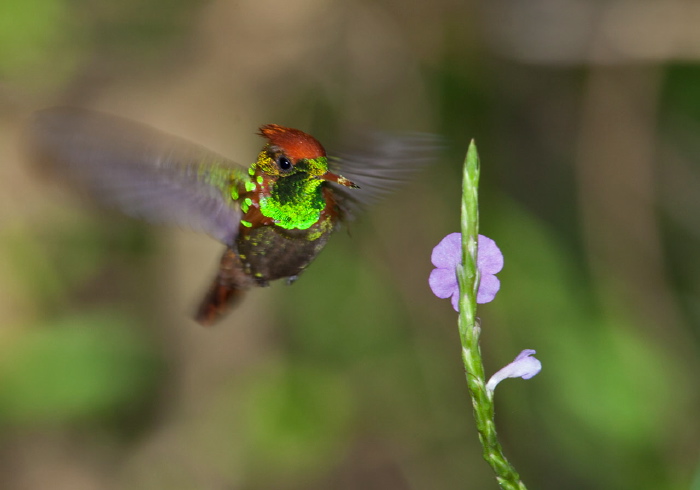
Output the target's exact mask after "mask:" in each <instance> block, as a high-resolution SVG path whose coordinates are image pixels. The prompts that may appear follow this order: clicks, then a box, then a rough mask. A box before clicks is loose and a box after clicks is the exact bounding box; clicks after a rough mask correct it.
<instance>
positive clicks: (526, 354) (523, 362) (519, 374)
mask: <svg viewBox="0 0 700 490" xmlns="http://www.w3.org/2000/svg"><path fill="white" fill-rule="evenodd" d="M534 353H535V351H534V350H532V349H525V350H524V351H522V352H521V353H520V354H518V357H516V358H515V360H514V361H513V362H511V363H510V364H508V365H507V366H506V367H504V368H503V369H501V370H500V371H498V372H497V373H496V374H494V375H493V376H491V379H489V382H488V383H486V390H487V391H489V392H491V393H493V390H495V389H496V385H497V384H498V383H500V382H501V381H503V380H504V379H506V378H523V379H530V378H532V377H533V376H534V375H536V374H537V373H539V372H540V371H541V370H542V363H541V362H540V361H539V360H537V359H535V358H534V357H531V356H532V355H533V354H534Z"/></svg>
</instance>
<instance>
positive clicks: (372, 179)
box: [330, 132, 444, 219]
mask: <svg viewBox="0 0 700 490" xmlns="http://www.w3.org/2000/svg"><path fill="white" fill-rule="evenodd" d="M443 148H444V145H443V142H442V139H441V138H440V137H439V136H437V135H434V134H428V133H399V134H384V133H378V132H372V133H358V134H355V135H354V138H353V142H352V144H351V145H345V147H344V148H342V149H340V150H338V151H337V152H335V153H333V155H334V157H333V158H331V162H330V165H331V168H332V170H333V171H334V172H337V173H339V174H340V175H342V176H343V177H345V178H347V179H350V180H351V181H352V182H354V183H355V184H357V185H358V186H360V188H359V189H348V188H347V187H343V186H340V185H338V184H334V183H330V185H331V186H332V187H333V190H334V192H335V194H336V195H337V196H338V197H337V200H338V205H339V206H340V208H341V210H342V211H343V215H344V217H345V218H346V219H353V218H355V217H357V214H358V213H360V212H362V211H363V210H364V209H365V208H367V207H369V206H371V205H373V204H375V203H376V202H378V201H380V200H381V199H383V198H384V197H386V196H387V195H388V194H390V193H391V192H393V191H394V190H396V188H397V187H399V186H401V185H403V184H405V183H407V182H409V181H411V180H413V179H414V178H415V177H416V174H417V173H418V172H419V171H420V170H422V169H424V168H425V167H426V166H427V165H428V164H430V163H432V162H435V161H436V160H437V159H438V154H439V153H440V151H441V150H442V149H443Z"/></svg>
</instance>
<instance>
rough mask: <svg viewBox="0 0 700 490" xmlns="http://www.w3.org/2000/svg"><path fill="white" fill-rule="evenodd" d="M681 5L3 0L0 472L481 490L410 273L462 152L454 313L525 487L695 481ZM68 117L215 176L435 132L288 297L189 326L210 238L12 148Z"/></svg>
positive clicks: (507, 0) (445, 346) (689, 51)
mask: <svg viewBox="0 0 700 490" xmlns="http://www.w3.org/2000/svg"><path fill="white" fill-rule="evenodd" d="M699 23H700V7H699V6H698V4H697V2H694V1H692V0H634V1H625V0H618V1H612V0H611V1H585V0H528V1H526V2H524V1H522V0H491V1H489V2H477V1H467V0H435V1H432V2H420V1H414V0H408V1H406V0H403V1H397V0H378V1H371V0H367V1H363V0H349V1H340V0H300V1H281V0H240V1H238V0H233V1H228V0H208V1H205V0H177V1H170V2H166V1H161V0H147V1H142V0H125V1H121V2H108V1H89V0H73V1H68V0H3V1H2V2H1V3H0V161H1V162H2V163H1V164H0V189H1V192H0V327H1V328H0V488H2V489H7V490H20V489H21V490H25V489H27V490H34V489H42V490H43V489H47V488H51V489H54V490H61V489H70V490H92V489H95V490H98V489H130V490H131V489H133V490H141V489H144V490H147V489H163V488H168V489H171V490H177V489H213V490H218V489H221V490H224V489H226V490H228V489H328V488H334V489H336V488H337V489H360V488H361V489H412V490H416V489H458V488H469V489H491V488H493V489H495V488H497V485H496V483H495V481H494V479H493V476H492V474H491V472H490V469H489V468H488V466H487V465H486V463H485V462H484V461H483V460H482V459H481V455H480V453H481V450H480V447H479V445H478V441H477V436H476V431H475V429H474V424H473V421H472V419H471V408H470V402H469V399H468V397H467V392H466V385H465V381H464V372H463V368H462V364H461V360H460V347H459V340H458V336H457V327H456V315H455V313H454V311H453V310H452V309H451V308H450V305H449V302H448V301H445V300H438V299H437V298H435V297H434V296H433V295H432V294H431V292H430V290H429V288H428V284H427V277H428V274H429V273H430V270H431V264H430V252H431V249H432V247H433V246H434V245H435V244H437V243H438V241H439V240H440V239H441V238H442V237H443V236H444V235H446V234H447V233H450V232H454V231H457V230H458V224H459V215H458V212H459V199H460V176H461V164H462V161H463V158H464V154H465V152H466V148H467V145H468V142H469V140H470V138H476V140H477V143H478V146H479V150H480V154H481V158H482V186H481V231H482V232H483V233H484V234H486V235H488V236H490V237H492V238H494V239H495V240H497V242H498V243H499V245H500V246H501V249H502V250H503V252H504V254H505V262H506V266H505V269H504V271H503V272H502V273H501V274H500V278H501V281H502V290H501V292H500V293H499V295H498V297H497V298H496V301H494V302H493V303H491V304H488V305H484V306H482V307H481V308H480V316H481V317H482V325H483V335H482V352H483V354H484V357H485V363H486V368H487V372H488V373H492V372H494V371H495V370H497V369H498V368H500V367H501V366H502V365H504V364H506V363H507V362H509V361H510V360H512V359H513V357H514V356H515V355H516V354H517V353H518V352H520V350H522V349H525V348H533V349H536V350H537V351H538V357H539V359H541V361H542V363H543V365H544V369H543V371H542V372H541V373H540V374H539V375H538V376H537V377H535V378H533V379H532V380H530V381H522V380H509V381H506V382H504V383H503V384H502V385H500V387H499V388H498V391H497V393H496V404H497V405H496V410H497V419H498V424H499V431H500V436H501V438H502V441H503V444H504V448H505V451H506V454H507V455H508V457H509V458H510V460H511V461H512V462H513V463H514V465H515V466H516V467H517V468H518V470H519V471H520V472H521V474H522V477H523V479H524V480H525V482H526V483H528V484H529V486H530V488H533V489H534V488H541V489H562V488H565V489H574V490H576V489H623V488H624V489H641V490H644V489H650V490H651V489H653V490H659V489H687V488H693V489H696V490H697V489H700V469H699V468H700V459H699V458H700V455H699V448H700V444H699V440H700V419H699V417H698V414H699V412H700V411H699V408H700V400H699V395H700V392H699V390H698V386H699V382H698V374H700V370H699V364H700V362H699V360H700V359H699V356H698V352H699V351H700V335H699V334H700V330H699V328H698V325H699V324H700V301H699V299H700V297H699V294H700V255H699V254H698V245H699V243H700V65H699V64H698V59H699V58H700V31H698V29H697V25H698V24H699ZM54 105H74V106H80V107H89V108H93V109H99V110H104V111H107V112H112V113H116V114H120V115H122V116H126V117H130V118H132V119H137V120H140V121H143V122H146V123H149V124H151V125H154V126H157V127H159V128H162V129H164V130H166V131H168V132H171V133H174V134H177V135H180V136H183V137H185V138H187V139H190V140H193V141H196V142H199V143H201V144H203V145H205V146H207V147H209V148H211V149H213V150H215V151H217V152H220V153H222V154H225V155H228V156H230V157H231V158H233V159H235V160H236V161H239V162H241V163H242V164H246V165H247V164H249V163H250V162H252V161H253V159H254V157H255V155H256V152H257V150H258V147H259V146H260V144H261V141H260V138H259V137H257V136H255V134H254V133H255V131H256V128H257V127H258V126H259V125H261V124H264V123H270V122H275V123H279V124H284V125H290V126H293V127H299V128H301V129H304V130H306V131H309V132H312V133H314V134H316V135H318V136H319V138H321V139H323V140H324V141H325V140H326V138H329V139H332V138H333V137H334V130H335V129H336V128H337V127H340V126H342V125H343V124H345V123H352V124H358V125H365V126H367V127H373V128H380V129H400V130H421V131H429V132H434V133H439V134H442V135H444V136H445V137H446V140H447V141H449V143H450V144H449V145H448V148H447V149H446V151H445V152H444V154H443V155H442V156H441V159H440V161H439V162H436V163H435V164H434V165H433V166H431V167H430V168H429V169H428V170H427V171H426V172H424V173H423V174H422V175H421V176H420V178H418V179H417V180H416V181H415V182H414V183H413V184H411V185H410V186H408V187H406V188H404V189H403V190H402V191H400V192H398V193H396V194H395V195H394V196H392V198H391V199H389V200H388V201H385V202H384V203H383V204H381V205H380V206H377V207H376V208H374V209H373V210H372V211H371V212H370V213H368V214H367V215H366V216H365V217H364V218H363V219H361V220H359V221H358V222H354V223H352V224H351V226H350V227H349V233H348V232H341V233H338V234H337V236H335V237H334V238H333V239H332V240H331V242H330V244H329V245H328V247H327V248H326V250H325V251H324V253H323V254H321V256H320V258H319V259H318V260H317V261H316V262H315V263H314V264H313V266H312V267H310V268H309V270H308V271H307V272H306V273H305V274H304V276H303V277H302V278H301V279H300V280H299V281H298V282H297V283H296V284H294V286H292V287H286V286H284V285H283V284H275V285H274V286H273V287H271V288H269V289H264V290H263V289H260V290H256V291H253V292H251V293H250V294H249V297H248V298H247V300H246V302H245V303H244V304H243V305H242V306H241V307H240V308H238V309H237V310H236V311H235V312H234V313H233V314H231V315H230V317H228V318H227V319H226V320H225V321H223V322H222V323H221V324H220V325H218V326H217V327H215V328H211V329H204V328H202V327H200V326H198V325H196V324H195V323H194V322H193V321H191V320H190V316H191V313H192V311H193V309H194V308H195V306H196V305H197V302H198V301H199V300H200V297H201V295H202V294H203V291H204V290H205V288H206V286H207V285H208V283H209V281H210V280H211V277H212V275H213V273H214V270H215V268H216V265H217V264H218V259H219V254H220V253H221V249H222V247H221V245H219V244H217V243H215V242H214V241H213V240H211V239H209V238H208V237H206V236H200V235H196V234H193V233H190V232H187V231H183V230H173V229H164V228H158V227H152V226H148V225H145V224H142V223H139V222H137V221H134V220H130V219H128V218H124V217H122V216H121V215H119V214H118V213H116V212H110V211H105V210H103V209H101V208H99V207H98V206H97V205H96V204H94V203H92V202H91V201H89V200H86V199H84V198H82V197H81V196H80V195H79V193H77V192H75V190H73V189H70V188H67V187H65V186H63V185H60V184H58V183H56V182H53V179H52V178H50V177H49V176H46V175H42V173H41V172H38V171H37V170H36V169H32V168H31V167H30V166H29V165H28V164H27V162H26V161H25V160H24V159H23V158H22V157H21V154H20V152H19V149H18V146H19V145H18V140H19V138H20V132H21V127H22V125H23V124H24V123H25V122H26V120H27V118H28V117H29V116H30V114H31V113H32V112H33V111H35V110H38V109H42V108H44V107H48V106H54Z"/></svg>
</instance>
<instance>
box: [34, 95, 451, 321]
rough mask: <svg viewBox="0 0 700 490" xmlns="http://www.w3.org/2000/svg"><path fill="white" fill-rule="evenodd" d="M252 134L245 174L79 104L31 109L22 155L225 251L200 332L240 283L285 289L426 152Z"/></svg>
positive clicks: (414, 142)
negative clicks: (341, 147) (340, 146)
mask: <svg viewBox="0 0 700 490" xmlns="http://www.w3.org/2000/svg"><path fill="white" fill-rule="evenodd" d="M259 134H260V135H261V136H262V137H263V138H265V140H266V143H265V145H264V146H263V148H262V150H261V151H260V153H259V154H258V157H257V159H256V161H255V162H254V163H253V164H252V165H250V167H249V168H248V169H245V168H244V167H242V166H239V165H237V164H236V163H234V162H233V161H231V160H229V159H227V158H224V157H222V156H219V155H217V154H215V153H213V152H211V151H209V150H207V149H205V148H203V147H200V146H197V145H195V144H193V143H189V142H186V141H184V140H181V139H179V138H177V137H174V136H170V135H167V134H165V133H162V132H160V131H158V130H156V129H154V128H151V127H148V126H145V125H142V124H139V123H136V122H133V121H129V120H126V119H122V118H119V117H116V116H111V115H107V114H102V113H98V112H92V111H87V110H82V109H70V108H54V109H47V110H44V111H41V112H38V113H36V114H35V115H34V119H33V121H32V122H31V124H30V126H29V129H28V133H27V137H28V143H29V150H30V151H31V153H32V157H33V158H36V159H38V160H39V161H41V162H43V163H48V164H49V165H50V166H51V167H52V168H54V169H56V170H58V172H60V173H61V174H63V175H65V176H67V177H69V178H72V179H73V180H77V181H79V182H80V183H82V184H84V185H86V186H87V187H88V189H90V190H91V191H92V192H93V193H94V194H95V196H96V197H97V198H98V199H100V200H102V201H104V202H105V203H106V204H110V205H114V206H116V207H118V208H119V209H121V210H122V211H123V212H125V213H126V214H128V215H131V216H135V217H139V218H143V219H146V220H148V221H151V222H156V223H167V224H175V225H180V226H184V227H187V228H190V229H193V230H197V231H202V232H205V233H207V234H209V235H211V236H212V237H214V238H216V239H217V240H219V241H220V242H222V243H223V244H224V245H225V246H226V250H225V251H224V253H223V256H222V257H221V262H220V266H219V270H218V273H217V275H216V277H215V278H214V281H213V282H212V284H211V286H210V288H209V290H208V291H207V293H206V295H205V297H204V299H203V301H202V302H201V304H200V306H199V308H198V310H197V313H196V315H195V319H196V320H197V321H198V322H199V323H201V324H203V325H211V324H213V323H214V322H216V321H217V320H219V319H220V318H221V317H222V316H223V315H224V314H225V313H226V312H227V311H228V310H229V309H230V308H231V306H233V305H234V304H235V303H236V302H238V301H239V300H240V299H241V297H242V296H243V294H244V292H245V291H246V290H248V289H249V288H251V287H252V286H267V285H269V282H270V281H273V280H275V279H283V278H286V279H287V282H288V283H290V284H291V283H292V282H294V281H295V280H296V279H297V277H298V276H299V274H301V273H302V272H303V271H304V269H305V268H306V267H307V266H308V265H309V264H310V263H311V262H312V261H313V260H314V259H315V258H316V256H317V255H318V254H319V252H320V251H321V250H322V249H323V247H324V246H325V245H326V242H327V241H328V238H329V237H330V235H331V234H332V233H333V231H334V230H336V229H337V228H338V225H339V224H340V223H341V222H343V221H347V220H349V219H352V218H353V217H354V216H355V215H356V214H357V212H358V211H360V210H361V209H362V208H363V207H365V206H366V205H367V204H370V203H371V202H373V201H376V200H377V199H378V198H380V197H382V196H383V195H385V194H386V193H387V192H389V191H390V190H391V189H392V188H393V187H395V185H396V184H398V183H400V182H402V181H405V180H407V178H410V176H411V174H412V173H413V172H414V171H415V170H417V169H419V168H420V167H421V166H422V164H423V163H425V162H427V161H428V160H429V159H430V156H431V155H432V153H433V152H434V150H435V149H436V148H437V146H436V144H435V143H436V141H435V138H434V137H432V136H430V135H424V134H406V135H398V136H396V135H395V136H392V137H387V136H386V135H376V134H374V135H369V134H367V135H366V138H365V139H366V140H367V141H363V142H361V143H360V144H359V145H358V150H359V151H357V150H356V151H355V152H353V153H349V154H347V155H343V154H340V155H338V158H337V159H330V158H329V157H328V156H327V154H326V150H325V149H324V147H323V146H322V145H321V143H319V141H318V140H316V138H314V137H313V136H311V135H309V134H306V133H304V132H302V131H300V130H298V129H292V128H287V127H284V126H278V125H276V124H266V125H264V126H262V127H260V132H259ZM336 169H339V170H340V171H341V172H342V175H341V174H340V173H336V172H335V170H336Z"/></svg>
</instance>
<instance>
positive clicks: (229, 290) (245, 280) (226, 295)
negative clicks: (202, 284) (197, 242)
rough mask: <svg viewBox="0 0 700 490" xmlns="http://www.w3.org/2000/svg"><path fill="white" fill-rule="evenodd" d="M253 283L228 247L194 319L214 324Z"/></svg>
mask: <svg viewBox="0 0 700 490" xmlns="http://www.w3.org/2000/svg"><path fill="white" fill-rule="evenodd" d="M252 284H253V281H252V279H251V278H250V276H248V275H247V274H246V273H245V272H244V271H243V267H242V264H241V261H240V258H239V257H238V255H237V254H236V252H235V251H234V250H233V249H231V248H228V249H226V251H225V252H224V255H223V256H222V257H221V265H220V266H219V272H218V274H217V275H216V277H215V278H214V281H213V282H212V284H211V286H210V287H209V290H208V291H207V294H206V295H205V296H204V299H203V300H202V302H201V304H200V305H199V308H198V309H197V313H196V315H195V317H194V319H195V320H196V321H197V322H198V323H199V324H201V325H204V326H205V327H208V326H211V325H214V324H215V323H216V322H217V321H219V320H220V319H221V318H223V317H224V316H225V315H226V314H227V313H228V312H229V311H230V310H231V309H232V308H233V307H234V306H235V305H236V304H238V303H239V302H240V301H241V299H242V298H243V296H245V292H246V290H247V289H248V288H249V287H250V286H251V285H252Z"/></svg>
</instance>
